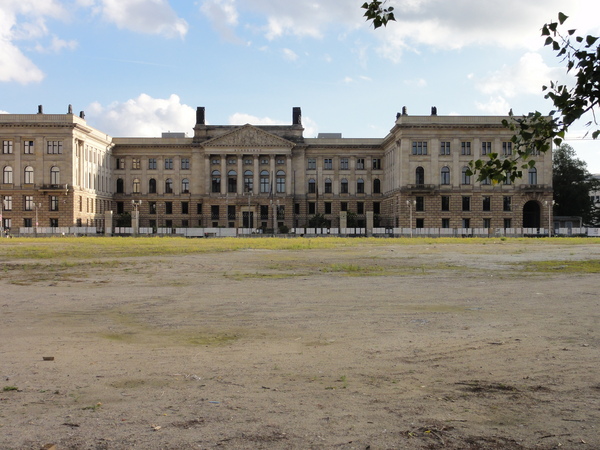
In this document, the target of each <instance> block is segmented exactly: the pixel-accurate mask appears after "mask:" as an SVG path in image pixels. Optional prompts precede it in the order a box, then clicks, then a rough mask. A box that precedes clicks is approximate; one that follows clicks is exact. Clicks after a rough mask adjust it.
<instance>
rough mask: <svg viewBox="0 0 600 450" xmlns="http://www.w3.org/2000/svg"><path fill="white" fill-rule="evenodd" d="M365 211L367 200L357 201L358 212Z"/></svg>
mask: <svg viewBox="0 0 600 450" xmlns="http://www.w3.org/2000/svg"><path fill="white" fill-rule="evenodd" d="M364 213H365V202H356V214H364Z"/></svg>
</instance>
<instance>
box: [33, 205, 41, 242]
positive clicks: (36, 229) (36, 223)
mask: <svg viewBox="0 0 600 450" xmlns="http://www.w3.org/2000/svg"><path fill="white" fill-rule="evenodd" d="M41 207H42V204H41V203H35V237H37V234H38V225H39V224H38V209H40V208H41Z"/></svg>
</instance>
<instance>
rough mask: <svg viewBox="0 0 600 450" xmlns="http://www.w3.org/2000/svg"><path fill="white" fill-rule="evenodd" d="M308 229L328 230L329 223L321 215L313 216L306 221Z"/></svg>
mask: <svg viewBox="0 0 600 450" xmlns="http://www.w3.org/2000/svg"><path fill="white" fill-rule="evenodd" d="M308 226H309V227H310V228H329V226H330V222H329V220H327V219H326V218H325V216H324V215H323V214H315V215H314V216H312V217H311V218H310V219H309V220H308Z"/></svg>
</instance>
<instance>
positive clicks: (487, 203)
mask: <svg viewBox="0 0 600 450" xmlns="http://www.w3.org/2000/svg"><path fill="white" fill-rule="evenodd" d="M482 210H483V211H491V210H492V198H491V197H483V204H482Z"/></svg>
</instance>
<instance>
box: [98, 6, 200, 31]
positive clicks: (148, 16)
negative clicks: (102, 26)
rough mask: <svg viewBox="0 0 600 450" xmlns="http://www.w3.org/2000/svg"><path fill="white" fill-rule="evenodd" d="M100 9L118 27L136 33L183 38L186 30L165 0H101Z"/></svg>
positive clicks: (186, 26) (183, 21)
mask: <svg viewBox="0 0 600 450" xmlns="http://www.w3.org/2000/svg"><path fill="white" fill-rule="evenodd" d="M100 11H101V14H102V15H103V16H104V18H105V19H106V20H108V21H109V22H112V23H114V24H115V25H116V26H117V27H118V28H122V29H126V30H131V31H135V32H138V33H148V34H160V35H163V36H165V37H181V38H183V37H184V36H185V35H186V34H187V31H188V23H187V22H186V21H185V20H184V19H182V18H180V17H177V14H176V13H175V11H173V9H172V8H171V6H170V5H169V2H168V1H167V0H102V5H101V8H100Z"/></svg>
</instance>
